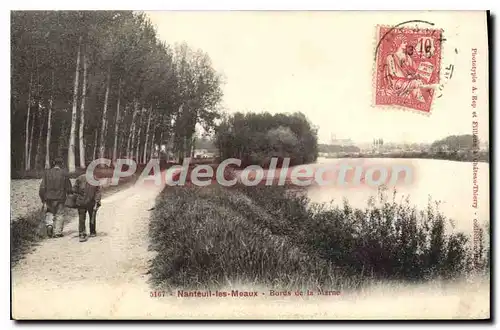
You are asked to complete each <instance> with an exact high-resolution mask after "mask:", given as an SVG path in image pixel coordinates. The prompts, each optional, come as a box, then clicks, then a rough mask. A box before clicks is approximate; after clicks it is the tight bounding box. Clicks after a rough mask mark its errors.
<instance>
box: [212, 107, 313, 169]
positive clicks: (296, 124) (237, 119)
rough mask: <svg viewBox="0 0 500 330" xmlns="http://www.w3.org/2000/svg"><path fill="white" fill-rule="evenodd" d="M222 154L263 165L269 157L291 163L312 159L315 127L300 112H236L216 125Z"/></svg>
mask: <svg viewBox="0 0 500 330" xmlns="http://www.w3.org/2000/svg"><path fill="white" fill-rule="evenodd" d="M215 143H216V145H217V147H218V148H219V152H220V156H221V157H222V158H238V159H241V160H242V162H243V164H259V165H262V166H266V165H268V164H269V162H270V159H271V158H272V157H279V158H280V159H282V158H285V157H288V158H290V165H296V164H304V163H311V162H314V161H315V160H316V157H317V151H318V138H317V130H316V128H314V127H312V125H311V123H310V122H309V121H308V120H307V118H306V117H305V116H304V114H302V113H301V112H296V113H293V114H283V113H278V114H275V115H272V114H270V113H268V112H264V113H247V114H243V113H236V114H234V115H232V116H228V117H226V118H225V119H223V120H222V122H221V123H220V124H219V125H218V126H217V128H216V134H215Z"/></svg>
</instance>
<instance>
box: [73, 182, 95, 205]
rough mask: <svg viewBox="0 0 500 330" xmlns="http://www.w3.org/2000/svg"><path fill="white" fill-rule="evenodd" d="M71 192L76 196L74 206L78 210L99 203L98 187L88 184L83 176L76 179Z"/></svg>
mask: <svg viewBox="0 0 500 330" xmlns="http://www.w3.org/2000/svg"><path fill="white" fill-rule="evenodd" d="M73 192H74V193H75V194H76V206H77V207H78V208H87V207H92V206H93V205H94V204H95V203H98V204H100V203H101V189H100V187H99V186H94V185H91V184H89V183H88V182H87V178H86V177H85V174H82V175H80V176H79V177H78V178H77V179H76V182H75V186H74V187H73Z"/></svg>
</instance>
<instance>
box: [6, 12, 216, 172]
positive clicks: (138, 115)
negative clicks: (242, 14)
mask: <svg viewBox="0 0 500 330" xmlns="http://www.w3.org/2000/svg"><path fill="white" fill-rule="evenodd" d="M221 98H222V90H221V77H220V75H219V74H218V73H217V72H216V71H215V70H214V69H213V67H212V65H211V61H210V58H209V57H208V55H207V54H206V53H204V52H203V51H201V50H193V49H191V48H189V47H188V46H187V45H186V44H185V43H183V44H176V45H168V44H167V43H165V42H163V41H160V40H159V39H158V37H157V34H156V30H155V27H154V26H153V25H152V23H151V22H150V20H149V19H148V17H147V15H145V14H144V13H136V12H131V11H46V12H40V11H18V12H12V13H11V125H12V126H11V132H12V139H11V144H12V145H11V150H12V154H11V159H12V161H11V165H12V168H13V169H17V170H24V171H30V170H32V169H41V168H43V167H45V168H47V167H49V166H50V164H51V160H52V159H53V158H54V157H58V156H59V157H65V159H67V166H68V169H69V171H71V172H72V171H75V169H76V167H81V168H84V167H85V166H86V165H87V164H88V163H89V162H90V161H92V160H93V159H95V158H109V159H113V160H115V159H117V158H122V157H132V158H134V159H136V161H138V162H142V163H144V162H147V161H148V160H149V159H150V158H151V157H153V155H154V154H155V152H156V150H157V149H159V148H158V147H159V146H161V145H163V144H166V145H171V146H172V151H173V152H174V153H176V155H177V156H178V157H179V159H180V160H181V161H182V158H184V157H189V156H190V154H191V150H192V145H193V137H194V135H195V126H196V124H197V123H198V124H200V125H202V126H203V127H204V128H205V130H211V129H212V128H213V127H214V121H216V120H217V118H219V117H220V107H219V103H220V101H221Z"/></svg>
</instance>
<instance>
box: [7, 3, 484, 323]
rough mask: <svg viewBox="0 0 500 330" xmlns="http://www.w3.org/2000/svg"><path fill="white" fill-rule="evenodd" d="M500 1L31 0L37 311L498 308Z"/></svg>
mask: <svg viewBox="0 0 500 330" xmlns="http://www.w3.org/2000/svg"><path fill="white" fill-rule="evenodd" d="M488 20H489V17H488V13H487V12H485V11H436V12H434V11H371V12H370V11H363V12H361V11H359V12H357V11H349V12H343V11H220V12H217V11H210V12H209V11H207V12H204V11H189V12H188V11H186V12H184V11H12V12H11V29H10V30H11V221H10V230H11V289H12V290H11V301H12V305H11V317H12V318H13V319H15V320H33V319H37V320H38V319H44V320H46V319H51V320H68V319H88V320H96V319H99V320H108V319H114V320H123V319H127V320H128V319H140V320H181V319H182V320H195V319H222V320H234V319H238V320H243V319H245V320H247V319H248V320H268V319H277V320H289V319H308V320H381V319H383V320H428V319H438V320H455V319H463V320H466V319H474V320H485V319H490V317H491V311H490V308H491V306H490V256H491V247H490V217H491V216H490V176H489V174H490V148H491V146H490V141H489V136H490V122H489V118H490V116H489V112H490V108H489V107H490V103H489V45H488V34H489V33H490V31H489V30H488Z"/></svg>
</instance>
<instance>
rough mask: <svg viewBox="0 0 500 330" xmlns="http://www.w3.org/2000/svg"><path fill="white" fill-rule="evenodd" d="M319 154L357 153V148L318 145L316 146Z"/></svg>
mask: <svg viewBox="0 0 500 330" xmlns="http://www.w3.org/2000/svg"><path fill="white" fill-rule="evenodd" d="M318 151H319V152H359V148H358V147H356V146H340V145H333V144H324V143H320V144H319V145H318Z"/></svg>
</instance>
